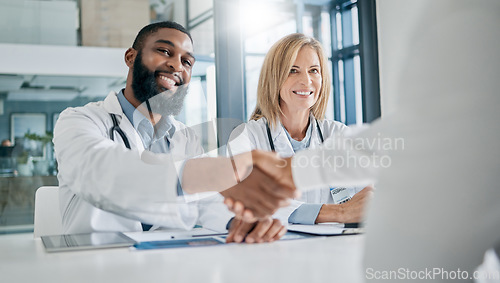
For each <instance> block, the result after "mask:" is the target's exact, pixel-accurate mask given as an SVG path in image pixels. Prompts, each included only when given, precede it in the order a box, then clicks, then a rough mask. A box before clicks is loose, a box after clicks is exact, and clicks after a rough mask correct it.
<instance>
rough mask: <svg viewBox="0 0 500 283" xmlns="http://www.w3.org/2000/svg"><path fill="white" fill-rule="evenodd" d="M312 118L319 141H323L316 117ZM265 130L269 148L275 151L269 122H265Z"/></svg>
mask: <svg viewBox="0 0 500 283" xmlns="http://www.w3.org/2000/svg"><path fill="white" fill-rule="evenodd" d="M314 120H315V121H316V128H317V129H318V135H319V139H320V140H321V143H323V142H324V141H325V140H324V138H323V133H322V132H321V128H320V127H319V123H318V120H317V119H314ZM266 131H267V139H268V140H269V145H270V146H271V150H272V151H276V150H275V148H274V142H273V137H272V136H271V129H270V128H269V122H266Z"/></svg>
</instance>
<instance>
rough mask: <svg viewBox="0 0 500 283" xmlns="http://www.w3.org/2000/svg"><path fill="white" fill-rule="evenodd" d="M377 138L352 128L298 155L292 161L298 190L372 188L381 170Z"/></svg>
mask: <svg viewBox="0 0 500 283" xmlns="http://www.w3.org/2000/svg"><path fill="white" fill-rule="evenodd" d="M377 139H380V136H377V135H376V134H374V133H373V131H371V130H370V128H368V127H363V128H353V129H350V130H348V131H347V132H344V133H343V135H342V136H341V135H334V136H332V137H331V138H329V139H327V140H325V142H324V143H323V144H322V145H321V146H319V147H316V148H313V149H308V150H303V151H301V152H298V153H297V154H296V155H295V156H294V157H293V158H292V175H293V181H294V183H295V185H296V187H297V189H298V190H301V191H307V190H312V189H315V188H318V187H321V186H325V185H326V186H358V185H360V184H366V185H369V184H373V183H374V182H375V179H376V175H377V171H378V170H377V169H378V168H380V167H381V166H382V165H383V164H381V161H382V162H383V160H381V159H380V156H381V152H380V150H379V148H376V146H374V145H377Z"/></svg>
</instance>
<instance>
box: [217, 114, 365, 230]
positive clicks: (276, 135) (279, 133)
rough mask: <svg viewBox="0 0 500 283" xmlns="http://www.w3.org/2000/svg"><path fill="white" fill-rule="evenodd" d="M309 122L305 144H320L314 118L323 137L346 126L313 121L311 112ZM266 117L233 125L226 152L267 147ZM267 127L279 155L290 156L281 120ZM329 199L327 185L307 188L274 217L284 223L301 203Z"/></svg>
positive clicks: (290, 150) (330, 200) (332, 122)
mask: <svg viewBox="0 0 500 283" xmlns="http://www.w3.org/2000/svg"><path fill="white" fill-rule="evenodd" d="M309 119H310V123H312V124H311V125H312V127H313V128H312V133H311V143H310V145H309V148H315V147H318V146H319V145H320V144H321V138H320V135H319V132H318V129H317V126H316V122H318V124H319V127H320V129H321V133H322V134H323V138H324V140H327V139H328V138H330V137H332V136H334V135H341V134H342V133H343V132H345V130H346V129H348V127H347V126H346V125H344V124H342V123H340V122H337V121H332V120H322V121H319V120H318V121H317V120H316V119H314V117H313V116H312V115H310V117H309ZM266 123H267V119H266V118H261V119H259V120H257V121H255V120H251V121H249V122H248V123H246V124H242V125H239V126H238V127H236V128H235V129H234V130H233V132H232V133H231V136H230V138H229V142H228V150H227V151H228V154H229V155H236V154H239V153H242V152H247V151H251V150H254V149H260V150H268V151H270V150H271V145H270V143H269V138H268V135H267V129H266ZM270 130H271V138H272V141H273V143H274V147H275V151H276V152H277V153H278V154H279V155H280V156H281V157H290V156H292V155H294V154H295V153H294V151H293V148H292V145H291V143H290V141H289V140H288V137H287V135H286V133H285V130H284V128H283V127H282V125H281V123H280V122H279V121H278V124H277V126H276V127H274V128H272V127H271V126H270ZM318 170H319V169H318ZM350 190H351V192H350V194H351V196H352V195H354V194H355V193H356V192H357V191H356V189H354V188H353V189H350ZM304 202H306V203H333V198H332V196H331V194H330V188H329V187H322V188H318V189H315V190H310V191H307V192H303V193H302V197H301V198H300V201H299V200H294V201H292V203H291V204H290V205H289V206H288V207H285V208H281V209H279V210H278V211H277V212H276V214H275V215H274V217H276V218H278V219H280V220H281V222H282V223H288V217H289V216H290V215H291V214H292V212H293V211H294V210H295V209H297V208H298V207H299V206H300V205H301V204H302V203H304Z"/></svg>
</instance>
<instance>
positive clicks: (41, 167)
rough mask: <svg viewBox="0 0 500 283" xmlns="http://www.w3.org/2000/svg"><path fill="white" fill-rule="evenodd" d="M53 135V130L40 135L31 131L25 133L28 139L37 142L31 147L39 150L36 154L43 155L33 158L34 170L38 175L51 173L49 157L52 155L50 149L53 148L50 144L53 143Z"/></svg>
mask: <svg viewBox="0 0 500 283" xmlns="http://www.w3.org/2000/svg"><path fill="white" fill-rule="evenodd" d="M52 137H53V135H52V132H49V131H46V132H45V135H38V134H36V133H30V132H29V131H28V132H27V133H26V134H25V135H24V138H25V139H26V140H28V141H32V142H34V143H35V145H34V146H31V148H32V150H34V151H37V154H36V155H41V157H39V158H34V159H33V165H34V172H35V174H36V175H48V174H49V165H50V162H49V159H50V156H51V155H50V153H49V151H50V150H52V147H50V146H49V145H51V144H52ZM38 148H39V149H40V150H41V152H40V150H38Z"/></svg>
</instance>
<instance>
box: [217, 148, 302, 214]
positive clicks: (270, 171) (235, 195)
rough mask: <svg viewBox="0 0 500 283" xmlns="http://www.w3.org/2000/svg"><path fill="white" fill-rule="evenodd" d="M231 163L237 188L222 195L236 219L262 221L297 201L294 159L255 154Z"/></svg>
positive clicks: (257, 152) (239, 157) (269, 154)
mask: <svg viewBox="0 0 500 283" xmlns="http://www.w3.org/2000/svg"><path fill="white" fill-rule="evenodd" d="M231 163H232V167H233V171H234V175H235V179H236V181H237V184H236V185H234V186H232V187H230V188H229V189H227V190H224V191H222V192H221V194H222V195H223V196H224V203H225V204H226V205H227V206H228V208H229V210H231V211H232V212H234V213H235V215H236V218H239V219H242V220H243V221H245V222H253V221H256V220H260V219H263V218H265V217H268V216H270V215H272V214H274V212H276V210H277V209H278V208H280V207H284V206H287V205H288V204H289V199H290V198H294V197H298V191H297V190H296V188H295V184H294V182H293V178H292V170H291V158H286V159H283V158H280V157H279V156H278V155H277V154H276V153H274V152H266V151H259V150H254V151H252V152H249V153H244V154H240V155H236V156H234V157H232V158H231ZM240 180H241V181H240Z"/></svg>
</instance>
